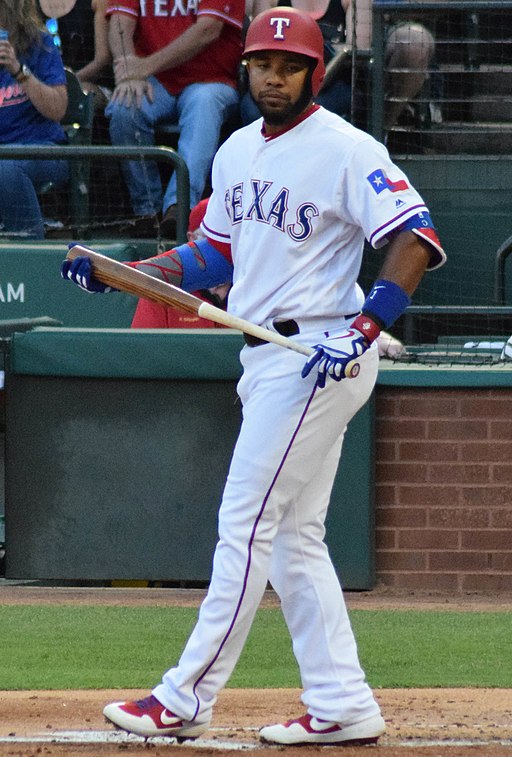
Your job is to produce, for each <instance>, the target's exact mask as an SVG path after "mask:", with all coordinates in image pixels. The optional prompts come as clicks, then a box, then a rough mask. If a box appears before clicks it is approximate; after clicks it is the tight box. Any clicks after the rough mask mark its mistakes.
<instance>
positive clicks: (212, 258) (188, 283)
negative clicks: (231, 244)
mask: <svg viewBox="0 0 512 757" xmlns="http://www.w3.org/2000/svg"><path fill="white" fill-rule="evenodd" d="M194 245H195V246H196V247H197V248H198V249H199V251H200V253H201V255H202V256H203V258H204V262H205V267H204V268H203V269H201V267H200V264H199V262H198V259H197V257H196V253H195V252H194V247H190V245H188V244H182V245H180V246H179V247H176V248H175V250H176V252H179V254H180V258H181V262H182V265H183V274H182V281H181V287H182V289H185V291H187V292H195V291H197V290H198V289H209V288H210V287H215V286H219V285H220V284H225V283H226V282H228V281H231V280H232V278H233V266H232V265H230V263H228V261H227V260H226V258H225V257H224V256H223V255H221V253H220V252H219V251H218V250H216V249H215V247H213V245H211V244H210V242H208V240H207V239H199V240H198V241H197V242H194Z"/></svg>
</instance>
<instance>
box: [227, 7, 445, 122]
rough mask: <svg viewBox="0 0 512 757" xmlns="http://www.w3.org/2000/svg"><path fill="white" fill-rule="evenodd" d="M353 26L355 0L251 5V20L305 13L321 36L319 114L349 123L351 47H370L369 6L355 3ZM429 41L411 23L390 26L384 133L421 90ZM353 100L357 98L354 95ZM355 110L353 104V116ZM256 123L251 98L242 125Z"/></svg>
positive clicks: (430, 56) (424, 32)
mask: <svg viewBox="0 0 512 757" xmlns="http://www.w3.org/2000/svg"><path fill="white" fill-rule="evenodd" d="M355 2H356V6H355V13H356V26H355V34H354V26H353V23H352V20H353V15H354V0H254V1H253V3H252V13H253V15H258V14H259V13H261V12H262V11H264V10H266V9H267V8H269V7H275V6H277V5H292V6H296V7H297V8H299V9H301V10H306V11H308V12H309V13H310V14H311V15H312V16H313V18H315V19H316V21H317V22H318V24H319V26H320V28H321V30H322V34H323V36H324V48H325V54H326V55H325V57H326V60H325V62H326V64H327V75H326V78H325V82H324V85H323V87H322V89H321V90H320V93H319V95H318V96H317V98H316V101H317V102H318V103H319V104H320V105H323V107H324V108H327V109H328V110H331V111H333V112H335V113H337V114H338V115H340V116H342V117H343V118H346V119H348V120H351V116H352V112H353V110H354V107H353V106H351V99H352V94H351V81H352V79H351V73H350V66H351V59H352V56H351V47H352V46H353V44H354V43H355V46H356V48H357V50H358V51H359V52H364V53H368V54H369V52H370V49H371V41H372V23H371V22H372V8H371V6H372V0H355ZM434 47H435V45H434V38H433V36H432V34H431V33H430V32H429V31H428V29H426V27H425V26H423V25H422V24H420V23H418V22H416V21H400V22H398V23H396V24H393V23H392V20H391V19H390V24H389V26H388V30H387V39H386V47H385V67H386V71H387V72H388V74H387V76H386V82H385V89H386V92H385V115H384V120H385V127H386V129H389V128H390V127H391V126H393V125H394V124H396V122H397V121H398V119H399V117H400V116H401V114H402V113H403V111H404V109H406V108H407V105H408V103H409V102H410V101H411V100H413V99H414V98H415V97H416V96H417V95H418V93H419V92H420V90H421V89H422V87H423V85H424V83H425V81H426V80H427V77H428V68H429V65H430V63H431V61H432V59H433V56H434ZM354 97H357V98H360V97H361V94H360V93H359V92H355V93H354ZM359 109H360V104H359V103H356V106H355V110H356V111H357V110H359ZM258 117H259V112H258V109H257V107H256V104H255V103H254V101H252V100H251V99H250V95H245V96H244V99H243V103H242V118H243V120H244V123H248V122H249V121H253V120H255V119H256V118H258Z"/></svg>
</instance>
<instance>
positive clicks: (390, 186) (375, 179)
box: [366, 168, 409, 195]
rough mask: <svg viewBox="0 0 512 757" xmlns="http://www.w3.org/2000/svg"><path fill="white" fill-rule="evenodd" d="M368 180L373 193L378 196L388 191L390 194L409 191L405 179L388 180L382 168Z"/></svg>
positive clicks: (368, 177) (367, 178)
mask: <svg viewBox="0 0 512 757" xmlns="http://www.w3.org/2000/svg"><path fill="white" fill-rule="evenodd" d="M366 180H367V181H369V182H370V184H371V186H372V189H373V191H374V192H375V194H377V195H380V193H381V192H384V191H386V190H389V191H390V192H403V190H404V189H409V185H408V183H407V182H406V181H405V180H404V179H399V180H398V181H391V179H388V177H387V176H386V174H385V173H384V171H383V170H382V168H379V169H378V170H377V171H374V172H373V173H371V174H370V175H369V176H367V177H366Z"/></svg>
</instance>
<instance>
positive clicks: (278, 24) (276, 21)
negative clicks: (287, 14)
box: [270, 16, 290, 39]
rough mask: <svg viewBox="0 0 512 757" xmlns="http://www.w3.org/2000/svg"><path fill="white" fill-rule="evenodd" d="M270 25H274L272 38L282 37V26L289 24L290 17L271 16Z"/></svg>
mask: <svg viewBox="0 0 512 757" xmlns="http://www.w3.org/2000/svg"><path fill="white" fill-rule="evenodd" d="M270 26H273V27H275V33H274V39H284V28H285V26H290V19H289V18H282V17H280V16H272V18H271V19H270Z"/></svg>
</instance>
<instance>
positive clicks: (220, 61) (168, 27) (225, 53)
mask: <svg viewBox="0 0 512 757" xmlns="http://www.w3.org/2000/svg"><path fill="white" fill-rule="evenodd" d="M116 13H124V14H126V15H128V16H135V17H136V18H137V19H138V24H137V28H136V31H135V36H134V44H135V52H136V53H137V55H140V56H141V57H145V56H147V55H151V53H154V52H156V51H157V50H160V49H161V48H162V47H165V46H166V45H168V44H169V42H173V41H174V40H175V39H176V38H177V37H179V36H180V35H181V34H183V32H184V31H186V30H187V29H188V28H189V27H191V26H192V25H193V24H195V23H196V20H197V18H198V17H199V16H204V15H208V16H213V17H215V18H217V19H220V20H221V21H223V22H224V26H223V27H222V32H221V34H220V36H219V38H218V39H216V40H215V41H214V42H212V43H211V44H210V45H208V47H206V48H205V49H204V50H202V52H200V53H199V54H198V55H196V56H195V57H194V58H191V59H190V60H188V61H186V62H185V63H183V64H182V65H181V66H176V68H171V69H169V70H167V71H161V72H160V73H158V74H156V77H157V79H158V80H159V81H160V83H161V84H163V85H164V87H165V88H166V89H167V90H168V91H169V92H170V93H171V94H172V95H178V94H179V93H180V92H181V91H182V89H184V88H185V87H186V86H188V85H189V84H194V83H195V82H221V83H224V84H229V85H230V86H232V87H234V88H236V87H237V80H238V66H239V64H240V59H241V56H242V24H243V21H244V15H245V0H200V1H199V0H188V2H187V0H140V1H139V0H109V3H108V6H107V16H112V15H113V14H116ZM113 22H114V19H111V23H113Z"/></svg>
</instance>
